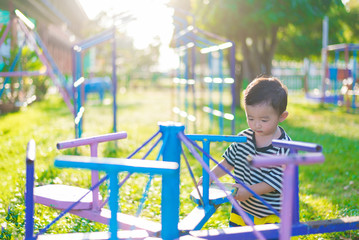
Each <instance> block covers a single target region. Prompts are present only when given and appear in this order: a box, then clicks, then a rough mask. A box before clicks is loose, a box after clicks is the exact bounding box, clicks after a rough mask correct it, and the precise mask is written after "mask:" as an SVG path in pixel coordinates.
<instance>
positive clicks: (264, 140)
mask: <svg viewBox="0 0 359 240" xmlns="http://www.w3.org/2000/svg"><path fill="white" fill-rule="evenodd" d="M280 132H281V131H280V129H279V127H278V126H277V128H276V130H275V131H274V133H273V134H272V135H267V136H256V135H255V133H254V135H255V140H256V147H257V148H264V147H268V146H270V145H271V144H272V140H273V139H277V138H279V137H280Z"/></svg>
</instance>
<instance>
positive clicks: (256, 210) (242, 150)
mask: <svg viewBox="0 0 359 240" xmlns="http://www.w3.org/2000/svg"><path fill="white" fill-rule="evenodd" d="M279 128H280V130H281V136H280V137H279V139H281V140H291V139H290V137H289V136H288V135H287V134H286V132H285V131H284V129H283V128H281V127H279ZM238 135H239V136H245V137H247V142H246V143H232V144H231V145H230V146H229V147H228V148H227V150H226V151H225V152H224V154H223V157H224V158H225V159H226V160H227V162H228V163H229V164H230V165H231V166H233V167H234V175H235V176H236V177H237V178H238V179H240V180H241V181H242V182H243V183H245V184H246V185H253V184H256V183H260V182H265V183H267V184H268V185H270V186H272V187H273V188H274V189H275V191H273V192H270V193H266V194H263V195H261V197H262V198H263V199H264V200H265V201H266V202H267V203H269V204H270V205H271V206H272V207H273V208H274V209H275V210H277V211H278V212H279V211H280V208H281V193H282V175H283V169H282V167H279V166H278V167H261V168H255V167H252V166H250V165H249V163H248V160H247V159H248V156H254V155H262V156H263V155H273V154H275V155H283V154H284V155H287V154H288V153H289V149H287V148H279V147H274V146H273V145H272V144H271V145H269V146H267V147H263V148H257V147H256V144H255V142H256V141H255V136H254V132H253V130H251V129H246V130H244V131H242V132H240V133H239V134H238ZM240 206H241V207H242V208H243V210H245V211H246V212H248V213H250V214H252V215H253V216H256V217H258V218H262V217H266V216H268V215H271V214H273V212H272V211H271V210H269V209H268V207H266V206H265V205H264V204H263V203H262V202H261V201H259V200H258V199H256V198H255V197H250V198H249V199H248V200H246V201H241V202H240ZM233 210H235V209H234V208H233V209H232V212H233ZM235 212H236V211H235Z"/></svg>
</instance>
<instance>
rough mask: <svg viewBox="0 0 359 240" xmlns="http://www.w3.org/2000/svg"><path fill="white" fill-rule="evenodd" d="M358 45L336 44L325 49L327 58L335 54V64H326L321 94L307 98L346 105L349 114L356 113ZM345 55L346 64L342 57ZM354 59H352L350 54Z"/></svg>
mask: <svg viewBox="0 0 359 240" xmlns="http://www.w3.org/2000/svg"><path fill="white" fill-rule="evenodd" d="M358 49H359V45H358V44H334V45H329V46H327V47H326V48H324V49H323V51H324V52H325V56H328V55H329V54H330V52H334V63H332V64H329V62H328V57H326V58H325V62H324V69H325V71H324V76H323V79H322V86H321V92H320V94H314V95H313V94H307V98H309V99H312V100H316V101H318V102H322V103H332V104H335V105H344V106H345V107H346V109H347V111H348V112H350V111H352V112H355V111H356V108H357V106H358V97H357V96H358V95H359V93H358V86H357V51H358ZM342 52H343V53H344V63H341V62H340V61H339V60H340V55H341V53H342ZM351 53H352V57H351V58H350V54H351Z"/></svg>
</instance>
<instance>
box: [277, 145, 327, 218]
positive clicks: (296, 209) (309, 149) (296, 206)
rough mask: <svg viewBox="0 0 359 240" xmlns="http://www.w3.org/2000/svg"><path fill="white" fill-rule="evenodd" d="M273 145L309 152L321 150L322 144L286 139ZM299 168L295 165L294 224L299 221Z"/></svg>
mask: <svg viewBox="0 0 359 240" xmlns="http://www.w3.org/2000/svg"><path fill="white" fill-rule="evenodd" d="M272 144H273V146H276V147H284V148H290V153H293V154H294V153H298V151H307V152H321V151H322V146H320V145H318V144H316V143H307V142H297V141H285V140H278V139H276V140H273V141H272ZM298 176H299V169H298V166H297V165H296V166H294V183H293V186H292V188H293V189H295V191H294V192H293V194H294V199H293V201H294V206H293V224H297V223H299V181H298Z"/></svg>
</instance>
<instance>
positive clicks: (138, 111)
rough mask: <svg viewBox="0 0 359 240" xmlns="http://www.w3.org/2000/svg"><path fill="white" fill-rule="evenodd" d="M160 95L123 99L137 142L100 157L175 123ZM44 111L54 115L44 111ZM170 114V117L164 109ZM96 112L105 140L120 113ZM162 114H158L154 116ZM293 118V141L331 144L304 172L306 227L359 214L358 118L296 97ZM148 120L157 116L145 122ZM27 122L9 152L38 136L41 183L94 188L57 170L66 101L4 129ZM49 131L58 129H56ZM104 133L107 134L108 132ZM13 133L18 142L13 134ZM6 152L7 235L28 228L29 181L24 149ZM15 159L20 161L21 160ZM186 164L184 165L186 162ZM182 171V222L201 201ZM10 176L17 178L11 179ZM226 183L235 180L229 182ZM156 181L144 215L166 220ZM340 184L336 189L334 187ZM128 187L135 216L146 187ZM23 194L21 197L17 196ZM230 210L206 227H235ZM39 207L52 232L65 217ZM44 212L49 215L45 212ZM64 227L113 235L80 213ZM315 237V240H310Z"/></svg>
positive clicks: (67, 130)
mask: <svg viewBox="0 0 359 240" xmlns="http://www.w3.org/2000/svg"><path fill="white" fill-rule="evenodd" d="M157 91H158V90H156V89H152V90H148V92H144V91H143V89H137V90H135V91H132V92H126V93H125V94H120V95H119V96H118V99H119V101H121V102H122V103H123V105H121V110H122V113H123V114H121V115H120V116H119V121H121V128H120V130H122V129H126V131H127V132H128V139H124V140H121V142H122V141H124V143H123V144H126V145H128V144H129V147H126V148H122V147H121V145H122V143H121V144H119V148H118V149H117V150H116V148H115V147H114V146H113V145H111V144H109V145H107V144H105V145H104V146H102V145H99V146H100V148H99V155H106V156H110V157H111V156H113V157H116V156H123V155H125V156H127V155H128V154H129V153H130V152H129V151H130V149H129V148H131V149H134V148H135V147H136V146H138V145H139V144H140V143H142V142H143V141H144V140H145V139H146V138H148V137H149V136H151V135H152V134H153V132H154V131H155V129H156V126H157V124H156V123H157V121H160V120H161V119H166V118H167V119H168V118H169V117H170V108H171V106H170V104H169V103H168V102H164V101H163V100H162V99H163V97H164V96H166V97H170V89H167V90H164V89H161V94H156V93H158V92H157ZM155 96H157V97H155ZM50 106H51V109H53V110H51V111H49V109H50ZM150 106H151V107H150ZM43 109H48V110H47V111H43ZM166 109H167V111H164V110H166ZM89 111H90V112H91V113H90V114H89V118H92V119H89V121H88V124H91V125H88V126H87V127H88V130H89V132H88V134H90V135H97V134H99V133H104V132H105V133H106V132H108V130H109V128H110V127H111V121H112V120H111V114H108V113H110V112H111V111H112V110H111V106H108V105H106V106H94V107H93V108H91V110H89ZM106 112H107V114H106ZM154 112H155V113H157V114H153V113H154ZM289 112H290V117H289V118H288V121H285V123H283V125H282V126H283V127H284V128H285V129H286V131H288V132H289V134H290V135H291V136H296V138H295V139H296V140H303V141H311V142H317V143H320V144H321V145H323V149H324V151H323V153H324V154H325V156H326V162H325V163H324V164H322V165H321V166H320V165H318V166H315V165H313V166H312V167H310V169H308V168H306V167H303V168H300V171H299V179H300V185H299V186H300V208H301V212H300V219H301V220H303V221H311V220H320V219H328V218H338V217H343V216H357V215H359V213H358V211H357V208H356V206H357V205H358V203H357V197H356V196H357V188H356V182H357V178H356V176H357V175H356V174H355V173H356V172H355V171H356V170H355V169H357V164H358V163H357V161H356V160H355V156H356V155H357V154H358V153H357V151H358V149H357V148H356V144H355V142H356V141H357V140H358V138H359V136H358V135H357V133H356V132H355V131H352V128H353V127H355V126H358V125H359V123H358V119H356V118H355V116H354V115H347V114H345V113H343V112H340V111H339V109H338V110H337V111H336V112H335V113H333V111H332V110H329V109H326V108H319V107H318V106H317V105H314V104H305V105H302V104H296V103H295V99H294V98H293V97H292V98H290V104H289ZM128 114H129V115H128ZM98 115H101V116H102V118H101V119H98V118H97V117H96V116H98ZM144 115H146V116H151V117H146V118H143V116H144ZM30 116H31V117H30ZM55 116H58V117H55ZM91 116H92V117H91ZM129 116H131V117H129ZM238 116H239V118H240V119H238V122H237V124H238V127H239V128H240V129H243V128H245V127H246V124H245V122H244V119H245V118H244V113H243V112H242V111H240V112H239V114H238ZM308 116H310V121H307V120H308ZM21 119H27V120H28V121H27V122H23V123H21V124H22V126H23V129H18V130H15V129H13V130H11V131H9V132H8V133H7V134H6V135H4V137H3V138H2V139H1V141H4V142H3V146H7V145H6V142H7V141H8V139H12V142H13V144H15V143H16V145H19V146H20V145H21V143H22V142H25V138H27V137H26V136H29V137H28V138H34V139H35V140H36V141H37V151H38V155H37V164H36V175H37V177H38V180H36V181H37V182H38V183H39V184H40V185H42V184H48V183H64V184H71V185H73V184H75V185H77V186H82V187H85V188H87V187H88V186H89V174H88V173H84V172H79V171H77V170H69V169H66V170H59V169H56V168H53V167H51V165H52V161H51V160H49V159H51V158H53V157H54V156H55V155H58V154H60V152H58V151H56V150H55V145H54V144H55V142H57V140H56V139H63V140H66V139H71V138H73V129H72V128H73V125H72V121H71V119H72V116H71V114H70V113H68V111H67V110H66V106H65V105H64V103H63V102H61V99H59V98H58V97H55V96H50V98H48V99H46V100H45V101H43V102H39V103H35V104H34V105H33V107H32V108H29V109H28V110H26V111H22V112H18V113H13V114H10V115H6V116H5V117H3V119H2V121H3V122H4V123H5V125H2V126H1V128H2V129H1V131H2V132H7V131H8V130H6V129H3V127H5V126H8V123H9V122H13V123H16V122H22V121H23V120H21ZM50 119H53V120H50ZM55 119H56V120H55ZM324 119H325V121H324ZM334 122H335V123H336V124H338V125H337V127H338V128H339V129H341V131H340V132H338V131H336V129H335V128H333V124H334ZM34 126H41V127H40V128H39V127H37V129H38V132H37V134H36V135H33V132H32V131H31V129H33V128H34ZM349 126H350V127H349ZM228 127H229V126H228ZM49 128H51V130H50V129H49ZM101 128H106V129H103V130H101ZM106 130H107V131H106ZM19 131H21V132H22V137H21V138H18V137H15V136H19V135H18V132H19ZM12 134H14V135H15V136H12ZM51 139H52V140H51ZM52 142H53V143H52ZM333 143H335V146H337V147H335V148H333ZM25 145H26V142H25ZM25 145H24V146H25ZM227 146H228V145H227V144H219V145H217V144H216V145H214V146H213V149H212V150H211V153H213V154H214V155H216V156H217V157H216V158H217V159H220V155H221V153H222V152H223V151H224V149H225V148H226V147H227ZM326 148H328V149H326ZM8 149H9V150H10V149H11V148H10V147H9V148H8ZM79 151H80V153H81V154H84V155H89V149H87V148H80V149H79ZM65 153H66V154H73V152H71V151H68V152H66V151H65ZM1 154H2V159H6V163H5V162H2V163H1V164H2V166H6V168H7V169H9V170H10V169H14V171H6V172H2V174H4V176H6V179H12V180H9V181H7V182H6V185H2V189H3V188H4V187H5V186H10V187H7V189H9V191H8V192H6V193H5V194H4V195H3V197H2V199H1V204H2V206H3V207H2V209H3V211H2V212H1V213H0V214H2V216H3V217H1V219H2V221H5V222H6V227H5V228H4V230H3V233H4V234H5V233H7V234H21V231H22V230H21V229H19V228H18V227H15V223H16V222H19V221H21V219H23V217H24V216H23V213H22V210H21V209H22V206H23V200H22V199H23V198H22V196H23V195H22V189H23V187H24V186H23V185H22V183H21V181H19V180H18V179H19V178H15V176H16V175H20V178H21V179H23V182H24V175H23V174H24V173H23V172H22V170H21V169H24V166H23V165H22V164H21V163H18V166H20V168H19V167H14V166H16V164H17V162H18V161H19V162H21V161H23V154H24V147H23V146H21V147H19V150H18V153H15V155H14V153H13V152H9V153H8V152H4V151H2V152H1ZM338 155H339V156H340V159H341V161H338V157H337V156H338ZM17 156H18V157H17ZM14 158H15V159H16V161H14V160H13V159H14ZM7 159H8V160H7ZM189 161H190V163H191V165H192V164H193V169H194V172H195V174H196V176H199V174H200V172H199V169H197V167H196V164H194V162H193V161H192V160H189ZM344 161H345V163H344ZM13 164H15V165H13ZM182 165H183V166H184V164H182ZM348 166H350V167H348ZM16 169H18V170H16ZM18 171H19V172H18ZM181 171H183V174H184V175H183V176H184V177H183V178H182V181H184V183H183V186H182V187H181V188H183V189H181V192H183V195H181V201H182V202H183V204H184V206H183V208H181V210H180V218H182V217H183V216H185V215H184V214H186V213H188V211H189V209H192V208H193V207H194V203H193V202H192V201H191V200H190V198H189V193H190V192H191V191H192V190H193V187H192V186H193V184H192V183H191V182H190V177H189V175H188V171H187V170H186V169H183V170H181ZM10 176H13V177H12V178H11V177H10ZM15 179H16V180H15ZM186 179H187V180H186ZM222 180H223V181H229V179H227V180H226V179H222ZM133 181H134V182H142V183H143V184H145V182H146V181H147V178H144V177H140V176H138V177H136V178H135V179H134V180H133ZM11 182H12V184H11ZM16 182H17V183H16ZM153 182H154V186H153V187H151V189H150V192H149V199H150V200H149V201H146V203H145V207H144V209H143V217H145V218H148V219H152V218H154V219H155V220H157V221H159V218H158V217H159V215H158V214H157V211H158V210H156V209H158V207H159V202H157V201H154V202H152V200H151V199H154V196H156V195H158V194H159V192H158V191H159V189H160V188H159V186H158V185H156V184H157V183H158V179H157V178H155V179H154V181H153ZM3 184H5V183H3ZM333 186H335V187H334V188H333ZM126 189H127V190H123V191H130V192H131V197H130V198H128V197H125V198H124V199H123V203H121V208H122V210H123V211H125V212H128V213H130V214H132V215H134V214H135V212H136V206H137V205H136V204H134V205H133V206H132V205H129V204H128V202H131V201H134V202H137V200H139V199H140V197H141V194H142V188H139V187H138V188H137V187H133V186H132V188H131V187H129V188H126ZM152 191H153V192H152ZM16 194H18V195H16ZM15 195H16V197H14V196H15ZM136 199H137V200H136ZM228 207H229V206H228V205H223V206H222V207H220V208H219V209H218V210H217V211H218V212H217V213H215V214H214V216H213V217H212V218H211V219H210V220H209V222H208V223H207V224H206V225H205V229H211V228H224V227H226V226H227V222H228V210H229V208H228ZM35 208H36V209H38V211H39V212H38V213H35V216H36V217H35V223H38V224H39V228H42V227H44V226H45V224H47V223H48V220H50V219H52V217H55V216H56V215H57V214H58V213H57V212H56V211H53V210H49V209H46V208H44V207H40V206H39V205H36V207H35ZM40 212H41V213H42V214H40ZM36 214H40V215H36ZM45 215H47V216H49V218H50V219H48V218H44V216H45ZM6 219H7V220H6ZM1 224H2V226H5V223H4V222H1ZM19 224H21V223H19ZM60 225H61V226H63V227H62V229H59V228H58V227H56V226H54V227H52V228H50V233H51V232H52V233H55V232H57V233H61V232H62V233H64V232H69V231H71V229H76V231H84V232H86V231H93V230H95V229H98V230H101V231H102V230H105V228H104V226H102V225H99V224H95V223H91V222H89V221H87V220H82V219H80V218H77V217H74V216H72V215H68V216H67V215H66V216H65V218H64V219H63V220H62V221H61V222H60ZM350 234H351V236H353V237H354V236H357V235H356V234H358V233H357V231H356V232H355V231H354V232H351V233H347V235H345V236H347V237H349V236H350ZM334 235H335V236H339V235H340V234H339V233H338V234H334ZM325 236H327V237H328V238H326V237H325ZM329 236H333V234H331V235H323V237H324V239H331V237H329ZM308 239H312V238H311V237H310V236H309V237H308Z"/></svg>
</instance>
